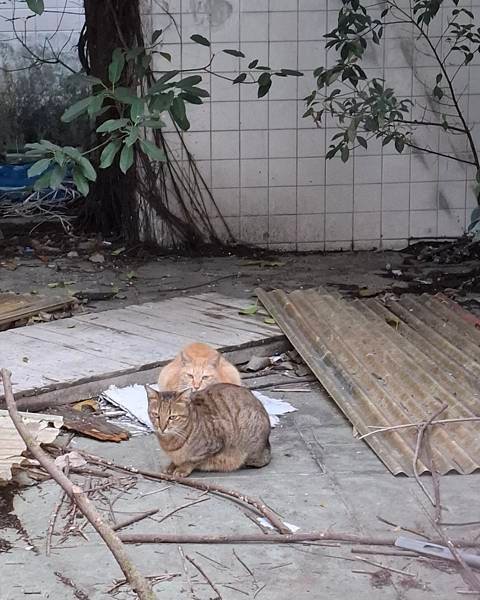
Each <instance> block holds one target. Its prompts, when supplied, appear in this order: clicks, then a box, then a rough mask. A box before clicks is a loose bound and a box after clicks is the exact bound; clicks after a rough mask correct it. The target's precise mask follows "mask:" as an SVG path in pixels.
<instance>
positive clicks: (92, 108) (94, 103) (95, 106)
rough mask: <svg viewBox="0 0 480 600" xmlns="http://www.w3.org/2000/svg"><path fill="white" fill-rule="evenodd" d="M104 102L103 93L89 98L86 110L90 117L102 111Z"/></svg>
mask: <svg viewBox="0 0 480 600" xmlns="http://www.w3.org/2000/svg"><path fill="white" fill-rule="evenodd" d="M104 100H105V93H103V92H102V93H100V94H97V95H96V96H92V97H91V99H90V104H89V105H88V109H87V110H88V114H89V116H90V117H94V116H95V115H97V114H98V113H99V112H100V111H101V110H102V106H103V102H104Z"/></svg>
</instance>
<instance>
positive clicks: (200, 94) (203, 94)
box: [188, 87, 210, 98]
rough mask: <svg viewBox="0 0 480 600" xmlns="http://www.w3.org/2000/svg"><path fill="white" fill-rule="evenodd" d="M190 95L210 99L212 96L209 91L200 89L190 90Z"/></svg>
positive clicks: (192, 88) (193, 88)
mask: <svg viewBox="0 0 480 600" xmlns="http://www.w3.org/2000/svg"><path fill="white" fill-rule="evenodd" d="M188 93H189V94H193V95H194V96H198V97H199V98H210V94H209V93H208V92H207V90H204V89H203V88H199V87H191V88H189V90H188Z"/></svg>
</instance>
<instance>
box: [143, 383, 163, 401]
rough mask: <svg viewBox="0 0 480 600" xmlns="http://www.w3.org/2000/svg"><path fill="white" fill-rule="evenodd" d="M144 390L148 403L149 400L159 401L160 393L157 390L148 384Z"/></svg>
mask: <svg viewBox="0 0 480 600" xmlns="http://www.w3.org/2000/svg"><path fill="white" fill-rule="evenodd" d="M145 391H146V392H147V398H148V403H149V404H150V403H151V402H152V403H153V402H159V401H160V394H159V393H158V392H157V390H154V389H153V388H152V387H150V386H149V385H146V386H145Z"/></svg>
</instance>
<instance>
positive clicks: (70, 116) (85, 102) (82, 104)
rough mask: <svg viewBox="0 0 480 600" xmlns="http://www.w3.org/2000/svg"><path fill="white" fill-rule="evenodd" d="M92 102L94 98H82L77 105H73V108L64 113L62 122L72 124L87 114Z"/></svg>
mask: <svg viewBox="0 0 480 600" xmlns="http://www.w3.org/2000/svg"><path fill="white" fill-rule="evenodd" d="M91 101H92V97H91V96H89V97H88V98H82V99H81V100H79V101H78V102H75V104H72V106H70V107H69V108H67V110H66V111H65V112H64V113H63V115H62V117H61V120H62V121H63V122H64V123H71V122H72V121H74V120H75V119H76V118H77V117H79V116H80V115H82V114H83V113H84V112H87V110H88V107H89V106H90V102H91Z"/></svg>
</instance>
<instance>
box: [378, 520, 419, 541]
mask: <svg viewBox="0 0 480 600" xmlns="http://www.w3.org/2000/svg"><path fill="white" fill-rule="evenodd" d="M377 519H378V520H379V521H381V522H382V523H385V525H390V526H391V527H395V529H401V530H402V531H408V533H413V534H414V535H419V536H420V537H423V538H425V539H426V540H428V535H426V534H425V533H422V532H421V531H418V529H412V528H411V527H403V526H402V525H398V524H397V523H394V522H393V521H388V520H387V519H384V518H383V517H380V516H379V515H377Z"/></svg>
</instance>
